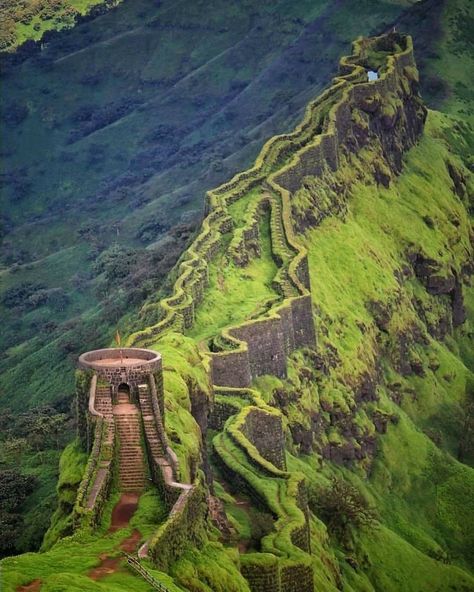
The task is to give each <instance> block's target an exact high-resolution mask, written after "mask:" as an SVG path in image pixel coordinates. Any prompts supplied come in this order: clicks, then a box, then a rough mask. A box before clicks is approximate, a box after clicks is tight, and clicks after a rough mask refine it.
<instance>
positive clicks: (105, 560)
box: [24, 493, 141, 592]
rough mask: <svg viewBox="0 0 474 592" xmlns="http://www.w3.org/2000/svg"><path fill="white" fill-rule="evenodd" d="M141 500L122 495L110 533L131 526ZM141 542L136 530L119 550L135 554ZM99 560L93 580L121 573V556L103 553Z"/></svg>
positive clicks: (134, 496)
mask: <svg viewBox="0 0 474 592" xmlns="http://www.w3.org/2000/svg"><path fill="white" fill-rule="evenodd" d="M139 499H140V494H138V493H122V495H121V496H120V499H119V501H118V502H117V504H116V505H115V507H114V509H113V510H112V521H111V524H110V528H109V530H108V532H116V531H117V530H120V529H121V528H126V527H127V526H128V525H129V523H130V520H131V518H132V516H133V515H134V514H135V511H136V509H137V507H138V500H139ZM140 540H141V534H140V532H139V531H138V530H137V529H136V528H135V529H134V530H133V532H132V534H131V535H130V536H128V537H127V538H126V539H125V540H123V541H122V542H121V543H120V547H119V549H120V551H124V552H125V553H133V552H134V551H136V549H137V546H138V543H139V542H140ZM99 559H100V563H99V565H97V566H96V567H94V568H92V569H91V570H90V571H89V573H88V574H87V575H88V576H89V577H90V578H91V580H95V581H97V580H101V579H102V578H105V577H106V576H109V575H110V574H113V573H115V572H117V571H120V563H121V562H122V560H123V557H122V555H121V554H119V555H116V556H114V555H109V554H107V553H102V554H101V555H99ZM27 590H30V589H25V591H24V592H27ZM31 590H33V592H34V591H35V590H36V589H34V588H32V589H31ZM38 590H39V588H38Z"/></svg>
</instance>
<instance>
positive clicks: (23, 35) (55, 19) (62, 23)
mask: <svg viewBox="0 0 474 592" xmlns="http://www.w3.org/2000/svg"><path fill="white" fill-rule="evenodd" d="M119 1H120V0H118V1H116V0H105V1H104V0H4V1H3V2H1V3H0V20H1V24H0V51H8V52H14V51H15V49H16V48H17V47H18V46H19V45H21V44H22V43H24V42H25V41H30V40H34V41H38V40H39V39H41V38H42V37H43V35H44V33H45V32H46V31H51V30H54V31H60V30H61V29H67V28H70V27H72V26H74V24H75V23H76V21H77V18H78V17H79V16H83V15H89V14H90V13H91V12H92V10H93V9H94V8H97V6H100V5H102V4H105V5H106V6H107V7H109V6H113V5H115V4H118V2H119Z"/></svg>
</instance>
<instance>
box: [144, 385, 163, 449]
mask: <svg viewBox="0 0 474 592" xmlns="http://www.w3.org/2000/svg"><path fill="white" fill-rule="evenodd" d="M139 396H140V408H141V410H142V418H143V427H144V429H145V434H146V437H147V441H148V445H149V447H150V451H151V453H152V455H153V457H154V458H160V457H161V458H163V457H164V456H165V451H164V450H163V444H162V441H161V438H160V437H159V434H158V430H157V427H156V421H155V416H154V414H153V405H152V402H151V394H150V392H149V390H148V389H146V390H145V389H142V388H141V387H140V395H139Z"/></svg>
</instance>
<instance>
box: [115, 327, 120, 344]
mask: <svg viewBox="0 0 474 592" xmlns="http://www.w3.org/2000/svg"><path fill="white" fill-rule="evenodd" d="M121 341H122V338H121V337H120V333H119V331H118V329H117V333H115V343H116V344H117V345H118V346H119V347H120V343H121Z"/></svg>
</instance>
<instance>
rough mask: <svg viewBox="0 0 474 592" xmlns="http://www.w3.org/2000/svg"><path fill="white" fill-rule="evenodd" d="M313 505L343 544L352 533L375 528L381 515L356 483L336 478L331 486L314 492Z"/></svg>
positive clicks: (311, 502)
mask: <svg viewBox="0 0 474 592" xmlns="http://www.w3.org/2000/svg"><path fill="white" fill-rule="evenodd" d="M309 505H310V508H311V510H312V511H313V512H314V513H315V514H317V515H318V516H319V517H320V518H321V519H322V520H323V522H324V523H325V524H326V526H327V527H328V530H329V532H330V533H331V534H333V535H334V536H335V537H336V538H337V539H338V540H339V542H341V543H343V544H344V543H345V542H347V539H348V536H349V534H350V530H351V528H352V527H354V528H368V527H375V526H376V524H377V512H376V510H375V508H373V507H372V506H371V505H370V504H369V502H368V501H367V500H366V499H365V497H364V496H363V495H362V493H361V492H360V491H359V490H358V489H357V488H356V487H355V486H354V485H352V483H349V482H348V481H345V480H344V479H341V478H340V477H332V478H331V485H329V486H328V487H324V488H322V489H319V490H313V491H310V495H309Z"/></svg>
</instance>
